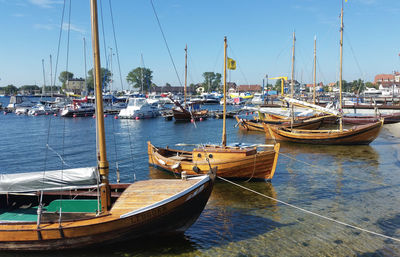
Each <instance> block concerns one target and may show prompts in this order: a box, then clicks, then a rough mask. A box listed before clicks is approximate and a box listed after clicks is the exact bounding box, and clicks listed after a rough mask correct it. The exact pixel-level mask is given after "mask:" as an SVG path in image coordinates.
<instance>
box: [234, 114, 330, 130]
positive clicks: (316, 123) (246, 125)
mask: <svg viewBox="0 0 400 257" xmlns="http://www.w3.org/2000/svg"><path fill="white" fill-rule="evenodd" d="M323 119H324V118H311V119H309V120H300V121H296V122H295V123H294V124H293V125H292V126H291V125H290V122H281V123H277V122H273V123H272V124H279V126H284V127H292V128H298V129H300V128H301V129H318V128H319V127H320V126H321V124H322V121H323ZM236 121H237V122H238V124H239V129H241V130H246V131H259V132H264V126H263V123H268V124H271V123H270V122H268V121H260V120H246V119H239V117H237V116H236Z"/></svg>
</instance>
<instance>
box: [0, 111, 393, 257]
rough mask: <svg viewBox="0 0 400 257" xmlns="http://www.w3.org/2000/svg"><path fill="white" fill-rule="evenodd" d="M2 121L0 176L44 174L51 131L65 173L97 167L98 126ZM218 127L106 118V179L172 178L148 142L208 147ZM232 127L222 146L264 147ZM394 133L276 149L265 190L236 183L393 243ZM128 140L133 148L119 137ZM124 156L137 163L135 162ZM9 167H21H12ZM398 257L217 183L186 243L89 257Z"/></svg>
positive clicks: (372, 241)
mask: <svg viewBox="0 0 400 257" xmlns="http://www.w3.org/2000/svg"><path fill="white" fill-rule="evenodd" d="M49 122H50V123H51V124H52V128H51V130H50V132H49V131H48V130H47V128H48V124H49ZM0 123H1V124H2V129H1V131H0V136H1V138H3V139H5V138H6V139H7V140H3V142H2V144H1V147H0V152H1V153H2V154H1V156H2V157H1V162H2V166H1V173H10V174H12V173H15V172H29V171H31V170H42V169H43V161H44V159H45V158H46V156H45V154H44V152H45V150H46V148H45V145H46V137H47V134H48V133H50V135H51V137H50V138H51V140H50V142H49V146H50V147H51V148H52V149H53V150H54V151H55V152H58V153H61V152H62V147H61V145H62V137H63V136H64V137H67V138H71V139H73V140H72V141H71V142H68V143H67V141H66V145H65V152H64V157H63V159H64V161H65V163H66V164H68V165H69V166H68V167H71V168H73V167H79V166H81V165H83V164H88V163H89V164H95V162H96V160H95V158H94V156H92V155H90V154H89V153H90V152H93V150H94V142H95V135H93V134H91V130H92V128H93V127H94V123H95V119H92V118H88V117H86V118H85V117H77V118H75V119H70V118H63V117H54V116H37V117H32V116H17V115H14V114H8V115H3V114H2V115H0ZM221 125H222V120H221V119H207V120H205V121H202V122H196V127H195V126H194V125H193V124H192V123H175V122H170V121H165V120H164V119H163V118H162V117H158V118H155V119H146V120H140V121H137V120H125V119H124V120H115V119H113V117H111V116H109V117H108V118H106V119H105V127H106V131H107V133H108V134H110V135H112V136H110V137H108V139H107V144H108V146H109V148H110V150H109V155H110V181H111V182H113V183H115V182H116V179H117V175H116V164H115V161H116V159H119V160H122V161H121V162H119V165H118V167H119V169H120V174H121V175H120V177H121V178H120V179H121V181H124V182H126V183H131V182H133V181H134V179H135V178H136V180H138V181H141V180H146V179H148V178H169V179H173V178H174V175H170V174H168V173H166V172H165V171H160V170H158V169H156V168H154V167H151V166H149V164H148V156H147V141H148V140H151V141H152V143H154V144H156V145H169V146H170V147H172V146H174V145H175V144H179V143H187V144H197V143H199V142H210V143H215V142H219V141H220V134H221ZM235 125H236V121H235V120H234V119H227V135H228V138H229V142H228V144H229V143H232V142H246V143H249V144H259V143H265V144H267V143H270V142H269V141H266V139H265V135H263V134H262V133H253V132H243V131H241V130H239V129H238V128H235ZM398 126H399V125H398V123H397V124H388V125H384V126H383V128H382V131H381V133H380V135H379V136H378V138H377V139H376V140H375V141H374V142H372V143H371V144H370V145H364V146H363V145H361V146H322V145H321V146H315V145H307V144H306V145H302V144H300V145H299V144H292V143H285V142H282V143H281V147H280V155H279V158H278V163H277V167H276V171H275V176H274V178H273V179H272V180H271V182H269V183H266V182H244V181H242V182H237V183H239V184H240V185H241V186H244V187H246V188H249V189H251V190H254V191H256V192H259V193H260V194H263V195H266V196H268V197H272V198H274V199H278V200H281V201H285V202H288V203H290V204H293V205H295V206H298V207H301V208H304V209H306V210H308V211H312V212H315V213H318V214H319V215H323V216H326V217H330V218H332V219H335V220H338V221H341V222H345V223H346V224H351V225H355V226H358V227H361V228H364V229H367V230H369V231H374V232H377V233H381V234H385V235H387V236H390V237H393V238H399V232H398V231H399V223H400V222H399V214H398V213H399V209H398V199H397V198H396V197H394V196H396V195H398V194H399V193H400V192H399V187H398V184H399V183H400V179H399V176H398V174H397V173H398V172H397V171H398V169H399V160H400V155H399V152H400V140H399V134H398V131H400V130H399V127H398ZM26 127H29V133H27V131H26V129H25V128H26ZM78 131H79V132H78ZM63 134H64V135H63ZM128 134H129V135H130V137H131V138H130V140H127V139H126V138H127V135H128ZM176 135H180V136H179V137H177V136H176ZM28 145H29V147H27V146H28ZM174 147H177V146H174ZM115 149H117V150H116V151H115ZM48 151H49V156H48V158H49V160H50V161H49V163H48V168H49V169H53V168H54V169H55V168H57V167H59V163H60V160H59V158H58V157H57V155H56V154H55V152H53V151H51V150H48ZM131 151H132V153H133V156H135V159H134V160H133V161H132V159H131V158H130V152H131ZM82 157H83V158H82ZM15 159H18V160H20V161H19V162H18V163H15V162H14V160H15ZM132 165H133V167H134V168H133V169H132V168H131V167H132ZM272 242H273V243H272ZM399 253H400V247H399V244H398V242H396V241H393V240H390V239H387V238H383V237H380V236H376V235H372V234H369V233H366V232H363V231H360V230H357V229H354V228H350V227H347V226H343V225H340V224H336V223H334V222H332V221H329V220H325V219H323V218H320V217H316V216H314V215H310V214H307V213H304V212H302V211H299V210H297V209H294V208H291V207H288V206H285V205H283V204H281V203H278V202H276V201H274V200H271V199H268V198H265V197H263V196H260V195H257V194H254V193H253V192H250V191H247V190H244V189H242V188H238V187H237V186H234V185H232V184H229V183H227V182H224V181H221V180H218V181H217V183H216V184H215V188H214V190H213V192H212V194H211V197H210V200H209V203H208V204H207V206H206V207H205V210H204V212H203V214H202V215H201V216H200V217H199V219H198V221H197V222H196V223H195V224H194V225H193V226H192V227H191V228H189V229H188V230H187V232H186V233H185V235H184V236H182V237H173V238H169V239H164V240H155V241H154V240H152V241H150V242H149V241H140V240H139V241H135V242H133V243H130V244H129V245H127V244H122V245H119V246H118V247H117V248H106V249H103V250H102V251H101V252H96V254H94V255H93V256H125V255H137V256H148V255H160V256H161V255H168V256H198V255H226V254H228V255H239V254H244V255H252V256H254V255H257V256H265V255H280V256H299V255H303V256H310V255H318V254H319V255H321V254H322V255H333V256H352V255H363V254H367V255H368V254H372V255H373V254H376V255H382V256H396V255H398V254H399ZM60 254H61V253H60ZM69 255H71V256H91V255H92V253H90V251H79V252H76V251H75V252H71V253H68V252H64V253H62V256H69ZM41 256H46V254H44V253H42V254H41ZM49 256H54V255H53V254H50V255H49ZM56 256H57V254H56Z"/></svg>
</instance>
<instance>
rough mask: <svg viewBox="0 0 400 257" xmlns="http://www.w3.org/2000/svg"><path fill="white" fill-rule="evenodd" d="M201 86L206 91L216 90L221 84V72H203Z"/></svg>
mask: <svg viewBox="0 0 400 257" xmlns="http://www.w3.org/2000/svg"><path fill="white" fill-rule="evenodd" d="M203 78H204V82H203V87H204V89H205V91H206V92H211V91H217V90H218V89H219V88H220V85H221V78H222V75H221V73H214V72H204V73H203Z"/></svg>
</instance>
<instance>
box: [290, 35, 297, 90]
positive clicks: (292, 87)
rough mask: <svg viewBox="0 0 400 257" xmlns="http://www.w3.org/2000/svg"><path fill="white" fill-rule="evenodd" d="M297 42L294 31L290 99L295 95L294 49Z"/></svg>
mask: <svg viewBox="0 0 400 257" xmlns="http://www.w3.org/2000/svg"><path fill="white" fill-rule="evenodd" d="M295 42H296V35H295V32H294V31H293V49H292V78H291V80H292V81H291V83H290V97H291V98H293V94H294V47H295Z"/></svg>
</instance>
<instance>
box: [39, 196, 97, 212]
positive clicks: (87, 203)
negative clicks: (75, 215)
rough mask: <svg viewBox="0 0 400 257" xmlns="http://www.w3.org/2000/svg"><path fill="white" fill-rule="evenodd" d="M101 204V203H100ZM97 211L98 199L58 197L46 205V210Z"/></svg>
mask: <svg viewBox="0 0 400 257" xmlns="http://www.w3.org/2000/svg"><path fill="white" fill-rule="evenodd" d="M100 205H101V204H100ZM60 206H61V211H62V212H90V213H95V212H97V199H57V200H54V201H51V202H50V203H49V205H48V206H46V207H45V209H46V212H58V211H59V210H60Z"/></svg>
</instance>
